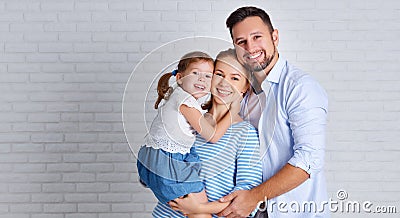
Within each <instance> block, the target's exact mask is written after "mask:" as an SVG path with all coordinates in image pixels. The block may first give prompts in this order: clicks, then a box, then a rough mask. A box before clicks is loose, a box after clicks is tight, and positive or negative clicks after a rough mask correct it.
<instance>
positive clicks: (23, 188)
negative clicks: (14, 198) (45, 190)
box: [9, 184, 42, 193]
mask: <svg viewBox="0 0 400 218" xmlns="http://www.w3.org/2000/svg"><path fill="white" fill-rule="evenodd" d="M41 189H42V187H41V185H40V184H10V185H9V192H10V193H31V192H33V193H37V192H40V191H41Z"/></svg>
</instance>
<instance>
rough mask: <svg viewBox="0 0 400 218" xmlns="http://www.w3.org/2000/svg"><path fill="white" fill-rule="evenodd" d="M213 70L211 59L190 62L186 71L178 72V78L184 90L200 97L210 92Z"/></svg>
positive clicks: (195, 96)
mask: <svg viewBox="0 0 400 218" xmlns="http://www.w3.org/2000/svg"><path fill="white" fill-rule="evenodd" d="M213 70H214V66H213V63H212V62H211V61H198V62H194V63H191V64H189V66H188V67H187V68H186V70H185V71H184V72H179V73H177V74H176V79H177V82H178V84H179V85H180V86H181V87H182V89H183V90H185V91H186V92H188V93H189V94H191V95H192V96H193V97H194V98H196V99H198V98H201V97H203V96H205V95H207V94H208V93H209V92H210V89H211V79H212V76H213Z"/></svg>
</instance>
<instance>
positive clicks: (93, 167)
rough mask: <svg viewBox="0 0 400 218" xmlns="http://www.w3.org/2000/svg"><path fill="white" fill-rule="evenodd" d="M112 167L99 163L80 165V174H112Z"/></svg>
mask: <svg viewBox="0 0 400 218" xmlns="http://www.w3.org/2000/svg"><path fill="white" fill-rule="evenodd" d="M113 170H114V167H113V165H112V164H101V163H92V164H90V163H88V164H81V171H82V172H112V171H113Z"/></svg>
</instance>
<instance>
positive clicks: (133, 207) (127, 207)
mask: <svg viewBox="0 0 400 218" xmlns="http://www.w3.org/2000/svg"><path fill="white" fill-rule="evenodd" d="M111 210H112V211H113V212H137V211H143V210H144V205H143V204H132V203H128V204H127V203H120V204H112V205H111Z"/></svg>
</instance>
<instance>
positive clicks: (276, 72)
mask: <svg viewBox="0 0 400 218" xmlns="http://www.w3.org/2000/svg"><path fill="white" fill-rule="evenodd" d="M285 65H286V61H285V59H283V58H282V57H278V60H277V61H276V63H275V65H274V67H272V69H271V71H270V72H269V73H268V76H267V78H266V80H267V81H268V82H273V83H279V78H280V77H281V73H282V70H283V68H284V67H285Z"/></svg>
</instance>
